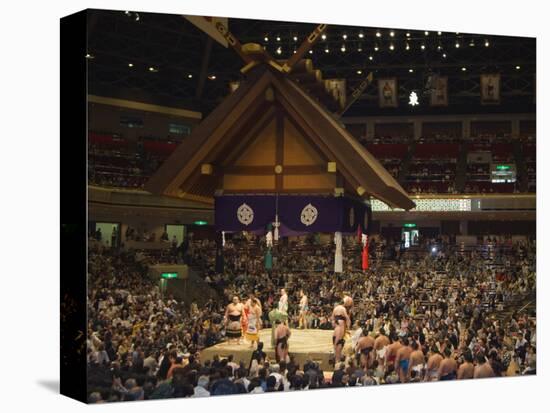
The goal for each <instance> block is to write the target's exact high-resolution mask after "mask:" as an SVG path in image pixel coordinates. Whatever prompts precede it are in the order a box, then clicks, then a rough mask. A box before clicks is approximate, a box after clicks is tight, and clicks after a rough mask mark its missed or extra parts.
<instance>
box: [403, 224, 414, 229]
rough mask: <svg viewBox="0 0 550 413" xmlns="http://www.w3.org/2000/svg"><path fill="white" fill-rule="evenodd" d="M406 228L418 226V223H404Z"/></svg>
mask: <svg viewBox="0 0 550 413" xmlns="http://www.w3.org/2000/svg"><path fill="white" fill-rule="evenodd" d="M403 226H404V227H405V228H416V224H403Z"/></svg>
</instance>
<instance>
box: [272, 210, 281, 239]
mask: <svg viewBox="0 0 550 413" xmlns="http://www.w3.org/2000/svg"><path fill="white" fill-rule="evenodd" d="M279 225H281V223H280V222H279V215H275V222H274V223H273V226H274V227H275V230H274V231H273V239H274V240H275V241H279Z"/></svg>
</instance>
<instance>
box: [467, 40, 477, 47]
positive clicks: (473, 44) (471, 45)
mask: <svg viewBox="0 0 550 413" xmlns="http://www.w3.org/2000/svg"><path fill="white" fill-rule="evenodd" d="M475 45H476V43H475V42H474V39H471V40H470V43H469V44H468V46H470V47H475Z"/></svg>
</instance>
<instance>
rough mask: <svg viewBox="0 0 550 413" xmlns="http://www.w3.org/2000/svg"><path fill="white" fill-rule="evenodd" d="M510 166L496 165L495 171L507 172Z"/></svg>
mask: <svg viewBox="0 0 550 413" xmlns="http://www.w3.org/2000/svg"><path fill="white" fill-rule="evenodd" d="M509 170H510V165H497V171H509Z"/></svg>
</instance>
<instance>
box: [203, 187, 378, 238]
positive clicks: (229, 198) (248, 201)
mask: <svg viewBox="0 0 550 413" xmlns="http://www.w3.org/2000/svg"><path fill="white" fill-rule="evenodd" d="M214 199H215V206H214V208H215V221H216V229H217V230H218V231H231V232H235V231H249V232H254V231H258V230H259V231H261V233H264V234H265V228H266V227H267V226H268V225H273V223H274V222H276V214H277V215H278V223H279V235H280V236H288V235H290V234H292V235H296V234H302V233H309V232H337V231H339V232H345V233H350V232H355V231H356V229H357V226H358V225H359V226H361V227H362V228H363V229H365V228H366V227H367V225H368V222H370V219H371V215H370V214H371V212H370V207H369V206H368V205H367V204H366V203H365V202H364V201H358V200H355V199H350V198H346V197H334V196H307V195H303V196H294V195H282V196H281V195H280V196H279V197H278V206H277V202H276V201H277V198H276V197H275V195H222V196H217V197H215V198H214Z"/></svg>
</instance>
